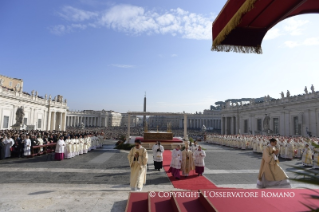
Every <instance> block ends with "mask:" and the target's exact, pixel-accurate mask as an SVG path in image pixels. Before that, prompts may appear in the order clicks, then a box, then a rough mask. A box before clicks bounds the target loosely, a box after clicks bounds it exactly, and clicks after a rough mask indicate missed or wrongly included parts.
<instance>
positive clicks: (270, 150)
mask: <svg viewBox="0 0 319 212" xmlns="http://www.w3.org/2000/svg"><path fill="white" fill-rule="evenodd" d="M276 143H277V140H276V139H274V138H272V139H270V144H268V146H267V147H266V148H265V149H264V152H263V156H262V159H261V165H260V170H259V175H258V180H257V187H258V188H269V187H274V188H291V185H290V182H289V179H288V176H287V175H286V173H285V172H284V171H283V170H282V168H281V167H280V166H279V160H278V157H277V155H278V152H279V150H277V149H276V147H275V146H276Z"/></svg>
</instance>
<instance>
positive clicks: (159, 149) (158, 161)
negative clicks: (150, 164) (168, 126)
mask: <svg viewBox="0 0 319 212" xmlns="http://www.w3.org/2000/svg"><path fill="white" fill-rule="evenodd" d="M152 150H153V160H154V167H155V170H158V171H159V170H160V169H161V168H163V152H164V147H163V146H162V145H161V142H159V141H157V142H156V144H155V145H154V146H153V148H152Z"/></svg>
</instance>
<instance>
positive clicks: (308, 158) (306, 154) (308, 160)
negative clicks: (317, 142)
mask: <svg viewBox="0 0 319 212" xmlns="http://www.w3.org/2000/svg"><path fill="white" fill-rule="evenodd" d="M302 165H304V166H313V161H312V151H311V149H310V147H309V144H306V145H305V149H304V151H303V153H302Z"/></svg>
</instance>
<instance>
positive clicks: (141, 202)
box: [125, 192, 149, 212]
mask: <svg viewBox="0 0 319 212" xmlns="http://www.w3.org/2000/svg"><path fill="white" fill-rule="evenodd" d="M148 197H149V195H148V192H130V196H129V197H128V199H129V200H128V201H127V205H126V210H125V212H129V211H139V212H148Z"/></svg>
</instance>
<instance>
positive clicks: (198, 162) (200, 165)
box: [194, 145, 206, 176]
mask: <svg viewBox="0 0 319 212" xmlns="http://www.w3.org/2000/svg"><path fill="white" fill-rule="evenodd" d="M205 157H206V153H205V151H204V150H202V147H201V146H200V145H199V146H198V150H197V151H195V152H194V162H195V172H196V173H197V174H198V176H202V175H203V173H204V167H205V162H204V158H205Z"/></svg>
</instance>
